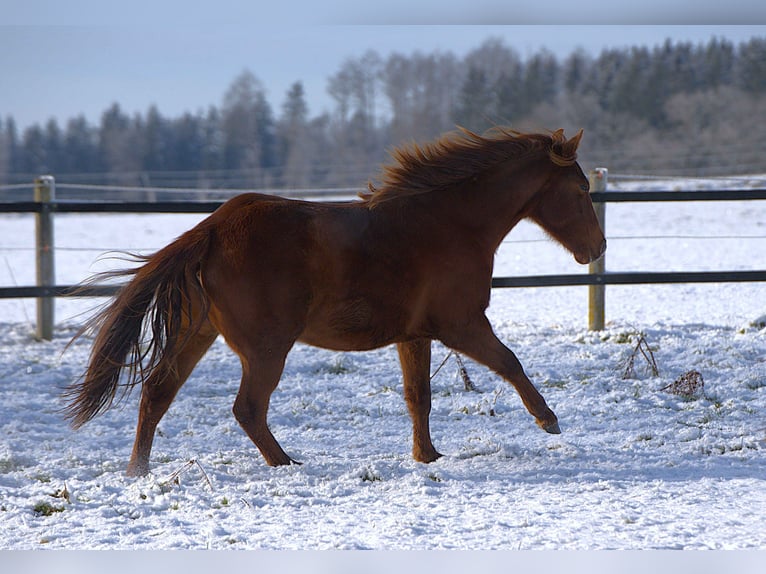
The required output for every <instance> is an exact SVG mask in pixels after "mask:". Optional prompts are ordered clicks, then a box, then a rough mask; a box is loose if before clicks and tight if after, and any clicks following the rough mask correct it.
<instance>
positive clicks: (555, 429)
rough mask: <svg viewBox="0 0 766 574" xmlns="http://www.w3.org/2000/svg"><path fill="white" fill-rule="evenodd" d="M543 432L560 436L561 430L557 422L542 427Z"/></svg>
mask: <svg viewBox="0 0 766 574" xmlns="http://www.w3.org/2000/svg"><path fill="white" fill-rule="evenodd" d="M543 430H544V431H545V432H547V433H550V434H561V428H560V427H559V421H553V422H552V423H550V424H547V425H543Z"/></svg>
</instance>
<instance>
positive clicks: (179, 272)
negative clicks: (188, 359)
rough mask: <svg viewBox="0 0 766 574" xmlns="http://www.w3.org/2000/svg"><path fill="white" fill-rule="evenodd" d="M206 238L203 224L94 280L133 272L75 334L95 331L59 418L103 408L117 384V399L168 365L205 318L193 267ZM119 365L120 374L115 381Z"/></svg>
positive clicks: (86, 415)
mask: <svg viewBox="0 0 766 574" xmlns="http://www.w3.org/2000/svg"><path fill="white" fill-rule="evenodd" d="M210 237H211V234H210V229H209V228H208V227H207V226H206V225H204V222H203V223H202V224H200V225H198V226H197V227H195V228H193V229H191V230H190V231H187V232H186V233H184V234H183V235H181V236H180V237H179V238H178V239H176V240H175V241H174V242H172V243H170V244H169V245H168V246H166V247H164V248H163V249H161V250H160V251H158V252H157V253H155V254H154V255H150V256H146V257H140V256H139V257H137V260H138V261H142V262H143V265H142V266H140V267H138V268H135V269H127V270H121V271H113V272H107V273H103V274H99V275H97V276H96V277H95V278H94V279H93V281H94V282H95V281H96V280H101V279H104V278H105V277H126V276H133V279H131V280H130V282H129V283H128V284H127V285H125V286H124V287H123V288H122V289H120V291H119V292H118V294H117V296H116V297H115V299H114V301H112V303H110V304H109V306H108V307H106V308H105V309H104V310H103V311H101V312H100V313H98V314H97V315H96V316H94V317H93V318H92V319H90V320H89V321H88V323H87V324H86V325H85V326H84V327H83V328H82V329H81V330H80V332H79V333H78V334H77V335H76V336H75V339H76V338H78V337H80V336H81V335H83V334H84V333H88V332H95V333H96V336H95V340H94V343H93V348H92V350H91V354H90V360H89V363H88V367H87V369H86V370H85V373H84V374H83V376H82V377H81V378H80V379H79V380H78V381H77V382H76V383H74V384H72V385H70V386H69V387H67V389H66V390H65V391H64V397H65V399H67V404H66V406H65V408H64V415H65V416H66V418H68V419H70V421H71V423H72V426H73V427H74V428H79V427H80V426H82V425H83V424H85V423H86V422H88V421H89V420H91V419H92V418H93V417H95V416H97V415H99V414H101V413H103V412H104V411H106V410H107V409H109V407H111V406H112V404H113V403H114V401H115V398H116V396H117V392H118V390H119V388H120V387H121V386H122V387H123V393H122V395H121V396H120V399H122V398H124V397H125V396H126V395H127V394H128V393H129V392H130V390H131V389H132V388H133V387H134V386H136V385H137V384H138V383H143V382H144V380H146V379H147V378H148V377H149V375H150V374H151V373H152V372H153V371H155V370H157V369H173V368H174V367H173V365H174V364H175V361H174V358H175V353H177V352H178V351H179V350H180V349H181V348H182V347H183V345H184V343H185V341H186V339H188V338H189V337H191V336H193V335H194V334H196V333H197V332H198V331H199V329H200V327H201V325H202V324H203V323H204V321H205V319H206V317H207V312H208V309H209V301H208V298H207V296H206V295H205V293H204V290H203V288H202V283H201V281H200V278H199V270H200V266H201V262H202V260H203V259H204V258H205V256H206V255H207V252H208V249H209V246H210ZM193 302H194V303H195V305H193V304H192V303H193ZM193 308H194V311H192V309H193ZM182 331H183V337H180V338H179V335H180V333H181V332H182ZM73 340H74V339H73ZM123 370H125V371H126V374H127V376H126V377H125V381H124V382H122V383H121V381H120V376H121V373H122V371H123Z"/></svg>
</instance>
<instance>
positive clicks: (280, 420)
mask: <svg viewBox="0 0 766 574" xmlns="http://www.w3.org/2000/svg"><path fill="white" fill-rule="evenodd" d="M739 183H740V184H742V182H739ZM692 184H693V185H692ZM734 184H735V183H732V182H720V181H718V182H696V183H693V182H681V183H678V182H672V183H668V182H641V183H640V184H631V185H629V184H624V185H623V188H631V189H635V188H648V187H656V188H663V189H667V188H670V187H682V188H687V187H692V186H696V187H710V186H714V185H718V186H725V187H730V186H732V185H734ZM743 185H747V183H744V184H743ZM752 185H758V186H762V185H764V183H763V180H760V181H756V182H755V183H753V184H752ZM610 187H611V188H613V189H614V188H616V187H617V186H615V185H612V186H610ZM202 217H203V216H197V215H74V214H69V215H66V214H64V215H58V216H56V220H55V221H56V229H55V235H56V244H57V247H58V249H59V251H57V254H56V258H57V259H56V265H57V269H56V273H57V282H58V283H59V284H66V283H74V282H77V281H80V280H81V279H83V278H85V277H86V276H88V275H89V274H90V273H92V272H94V271H99V270H103V269H105V268H106V267H108V266H110V265H114V262H112V261H108V260H107V261H99V262H97V261H96V259H97V258H98V257H99V256H100V255H101V254H102V253H103V252H105V251H108V250H109V249H115V248H119V249H132V250H142V251H152V250H154V249H156V248H159V247H162V246H163V245H165V244H166V243H167V242H169V241H170V240H171V239H173V238H174V237H176V236H177V235H179V234H180V233H181V232H183V231H185V230H186V229H188V228H189V227H191V226H193V225H194V224H195V223H196V222H197V221H199V220H200V219H201V218H202ZM0 229H2V232H0V285H3V286H11V285H31V284H33V283H34V263H33V254H32V252H31V247H32V242H33V230H34V223H33V218H32V216H26V215H8V214H2V215H0ZM606 232H607V237H608V240H609V249H608V251H607V259H606V261H607V270H608V271H663V270H673V271H682V270H689V271H692V270H727V269H766V202H763V201H754V202H738V203H735V202H732V203H719V202H716V203H671V204H609V205H608V207H607V224H606ZM584 271H585V270H584V269H583V268H582V267H580V266H578V265H577V264H576V263H575V262H574V261H573V260H572V258H571V256H570V255H568V254H567V253H566V252H565V251H564V250H563V249H562V248H560V247H558V246H557V245H555V244H554V243H551V242H550V241H548V240H546V239H545V238H544V237H543V236H542V234H541V233H540V232H539V230H537V228H535V227H533V226H531V225H526V224H522V225H520V226H519V227H518V228H517V229H516V230H514V231H513V232H512V233H511V235H510V236H509V238H508V240H507V242H506V243H504V244H503V246H502V248H501V249H500V251H499V252H498V255H497V265H496V270H495V275H496V276H503V275H525V274H530V275H533V274H544V273H573V272H584ZM606 298H607V306H606V317H607V322H608V324H607V328H606V330H605V331H603V332H600V333H594V332H588V330H587V288H585V287H571V288H539V289H499V290H495V291H493V294H492V304H491V306H490V310H489V316H490V319H491V321H492V323H493V324H494V326H495V328H496V331H497V333H498V335H499V336H500V338H501V339H502V340H504V341H505V342H506V343H507V344H508V345H509V346H510V347H511V348H512V349H513V350H514V351H515V352H516V354H517V355H518V357H519V358H520V360H521V361H522V363H523V364H524V366H525V368H526V370H527V372H528V374H529V375H530V377H531V379H532V380H533V381H534V382H535V384H536V386H537V387H538V389H539V390H540V391H541V392H542V394H543V395H544V396H545V397H546V400H547V402H548V404H549V405H550V406H551V408H553V410H554V411H555V412H556V413H557V415H558V417H559V420H560V423H561V427H562V430H563V434H561V435H547V434H545V433H543V432H542V431H540V430H539V429H538V427H537V426H536V425H535V423H534V421H533V419H532V417H531V416H530V415H529V414H528V413H527V412H526V411H525V409H524V408H523V406H522V405H521V401H520V400H519V398H518V396H517V395H516V393H515V392H514V391H513V389H512V388H511V387H510V386H509V385H507V384H506V383H504V382H503V381H502V380H500V379H499V378H498V377H497V376H496V375H494V374H493V373H491V372H489V371H488V370H487V369H485V368H483V367H481V366H479V365H476V364H474V363H471V362H467V363H466V366H467V369H468V372H469V374H470V376H471V377H472V379H473V381H474V383H475V385H476V387H478V389H479V391H480V392H475V391H466V390H465V388H464V385H463V383H462V382H461V380H460V379H459V378H458V376H457V367H456V363H455V360H454V359H452V358H451V359H449V360H448V361H447V362H446V363H445V365H444V367H443V368H442V369H441V370H440V371H439V372H438V374H436V376H435V377H434V379H433V382H432V386H433V412H432V415H431V425H432V434H433V438H434V443H435V445H436V447H437V448H438V449H439V450H440V451H441V452H443V453H444V454H445V455H446V456H444V457H443V458H442V459H440V460H438V461H437V462H435V463H433V464H430V465H425V464H420V463H416V462H414V461H413V460H412V458H411V457H410V448H411V436H410V435H411V426H410V420H409V417H408V415H407V410H406V406H405V403H404V400H403V398H402V383H401V375H400V372H399V367H398V362H397V358H396V351H395V349H393V348H385V349H381V350H378V351H374V352H369V353H336V352H330V351H325V350H319V349H314V348H310V347H306V346H296V347H295V348H294V350H293V352H292V353H291V355H290V356H289V358H288V363H287V366H286V369H285V372H284V375H283V377H282V382H281V384H280V386H279V388H278V389H277V391H276V392H275V393H274V395H273V397H272V403H271V415H270V424H271V428H272V431H273V432H274V434H275V435H276V437H277V439H278V440H279V441H280V442H281V443H282V445H283V447H284V448H285V450H286V451H287V452H288V454H290V455H291V456H292V457H293V458H295V459H297V460H300V461H302V462H303V463H304V464H303V465H301V466H291V467H286V468H270V467H267V466H266V465H265V463H264V461H263V459H262V458H261V456H260V454H259V453H258V452H257V450H256V449H255V447H254V446H253V445H252V443H251V442H250V441H249V439H248V438H247V437H246V436H245V434H244V433H243V432H242V431H241V429H240V428H239V426H238V425H237V423H236V421H235V420H234V418H233V416H232V415H231V405H232V403H233V401H234V396H235V394H236V391H237V387H238V384H239V377H240V368H239V364H238V362H237V360H236V358H235V357H234V355H233V353H232V352H231V351H229V349H228V348H227V347H226V345H225V344H224V343H223V341H221V340H219V341H217V342H216V344H215V345H214V346H213V348H212V349H211V351H210V352H209V353H208V355H207V356H206V357H205V358H204V359H203V361H202V362H201V363H200V364H199V366H198V368H197V370H196V371H195V372H194V373H193V375H192V376H191V378H190V379H189V381H188V382H187V384H186V386H185V387H184V388H183V389H182V390H181V392H180V394H179V396H178V398H177V399H176V401H175V403H174V404H173V405H172V407H171V409H170V411H169V413H168V414H167V416H166V417H165V418H164V419H163V421H162V423H161V424H160V429H159V432H158V435H157V437H156V440H155V446H154V450H153V452H152V461H151V464H152V473H151V475H150V476H148V477H146V478H141V479H129V478H127V477H125V475H124V468H125V465H126V463H127V460H128V456H129V454H130V449H131V446H132V440H133V432H134V429H135V417H136V403H137V399H138V393H134V394H133V395H132V396H131V397H130V398H129V400H128V401H126V402H125V403H124V404H123V405H120V406H119V407H117V408H116V409H113V410H111V411H109V412H108V413H106V414H105V415H104V416H102V417H100V418H97V419H95V420H94V421H92V422H91V423H89V424H87V425H86V426H85V427H83V429H81V430H80V431H77V432H74V431H72V430H71V429H70V428H69V427H68V426H67V424H66V422H65V421H64V420H63V419H62V417H61V416H60V414H59V412H58V409H60V407H61V405H62V403H61V401H60V399H59V393H60V390H61V388H62V387H64V386H65V385H67V384H69V383H70V382H71V381H72V380H73V379H75V378H76V377H77V376H78V375H79V374H80V373H81V371H82V370H83V368H84V366H85V363H86V360H87V355H88V351H89V344H90V341H89V340H80V341H78V342H77V343H75V344H74V345H73V346H72V347H70V348H69V349H67V350H65V347H66V344H67V342H68V341H69V340H70V338H71V336H72V335H73V334H74V332H75V331H76V329H77V327H78V325H79V324H80V323H81V322H82V320H83V318H84V317H85V316H87V310H88V309H91V308H92V307H93V306H94V305H97V304H98V303H99V301H98V300H93V299H91V300H66V301H63V300H58V301H57V307H56V309H57V328H56V336H55V339H54V340H53V341H52V342H36V341H35V340H34V338H33V331H34V328H33V324H32V322H33V320H34V316H35V308H34V301H33V300H31V299H30V300H18V299H16V300H0V397H2V400H0V548H4V549H40V548H69V549H127V548H130V549H170V548H173V549H197V548H215V549H229V548H231V549H473V550H477V549H478V550H481V549H508V550H511V549H644V548H652V549H766V528H764V523H766V416H764V413H765V412H766V286H765V285H763V284H759V283H753V284H712V285H665V286H656V285H645V286H610V287H608V288H607V293H606ZM640 336H643V338H644V340H645V341H646V342H647V343H648V345H649V347H650V349H651V351H652V353H653V356H654V360H655V362H656V365H657V368H658V370H659V373H658V374H657V375H655V374H654V373H652V371H651V369H650V365H649V362H648V361H647V360H646V359H645V358H644V357H643V355H641V354H638V355H636V356H635V360H634V368H633V369H632V373H629V375H630V376H628V377H627V378H626V377H625V376H624V375H625V370H626V367H627V364H628V360H629V358H630V357H631V355H632V354H633V352H634V350H635V348H636V345H637V344H638V341H639V337H640ZM447 353H448V351H447V350H446V349H445V348H444V347H442V346H441V345H438V344H434V348H433V365H432V370H434V371H435V370H436V368H437V367H438V366H439V364H440V363H441V362H442V360H443V359H444V358H445V357H446V355H447ZM691 370H696V371H698V372H699V373H701V375H702V376H703V378H704V389H702V390H701V391H698V392H697V393H696V394H695V395H694V396H692V397H684V396H679V395H677V394H673V393H671V392H669V390H667V389H666V390H663V388H665V387H667V386H668V385H671V384H672V383H674V381H676V380H677V379H678V378H679V377H681V376H682V375H683V374H685V373H687V372H689V371H691ZM372 570H373V571H377V570H375V569H374V568H373V569H372Z"/></svg>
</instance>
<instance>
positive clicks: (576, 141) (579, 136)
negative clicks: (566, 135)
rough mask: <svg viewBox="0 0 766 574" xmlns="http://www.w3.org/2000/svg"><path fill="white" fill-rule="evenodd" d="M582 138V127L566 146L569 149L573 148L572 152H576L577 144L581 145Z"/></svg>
mask: <svg viewBox="0 0 766 574" xmlns="http://www.w3.org/2000/svg"><path fill="white" fill-rule="evenodd" d="M581 139H582V128H580V131H579V132H577V133H576V134H575V136H574V137H573V138H572V139H571V140H569V141H568V142H567V143H566V148H567V149H568V150H571V151H572V153H574V152H575V151H577V146H579V145H580V140H581Z"/></svg>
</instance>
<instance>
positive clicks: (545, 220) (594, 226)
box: [529, 130, 606, 264]
mask: <svg viewBox="0 0 766 574" xmlns="http://www.w3.org/2000/svg"><path fill="white" fill-rule="evenodd" d="M581 137H582V130H580V131H579V132H578V133H577V135H575V136H574V137H573V138H572V139H569V140H567V139H566V138H565V137H564V131H563V130H558V131H556V132H554V133H553V134H552V136H551V140H552V145H551V149H550V152H549V158H550V162H551V165H550V166H549V167H550V170H551V175H550V177H549V178H548V180H547V181H546V183H545V184H544V185H543V187H542V188H541V189H540V191H539V192H538V194H537V201H535V202H534V204H533V207H532V210H531V212H530V214H529V218H530V219H532V220H533V221H534V222H536V223H537V224H538V225H540V227H542V228H543V229H544V230H545V231H546V232H547V233H548V234H549V235H550V236H551V237H553V238H554V239H555V240H556V241H558V242H559V243H561V244H562V245H563V246H564V247H566V248H567V249H568V250H569V251H571V253H572V255H574V258H575V260H576V261H577V262H578V263H583V264H584V263H590V262H591V261H595V260H596V259H598V258H599V257H601V256H602V255H603V254H604V251H605V250H606V239H605V238H604V233H603V231H602V229H601V226H600V225H599V222H598V219H597V218H596V213H595V212H594V210H593V203H592V202H591V199H590V193H589V191H590V185H589V183H588V179H587V178H586V177H585V174H583V171H582V169H581V168H580V166H579V165H578V163H577V161H576V160H577V146H578V145H579V143H580V138H581Z"/></svg>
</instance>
